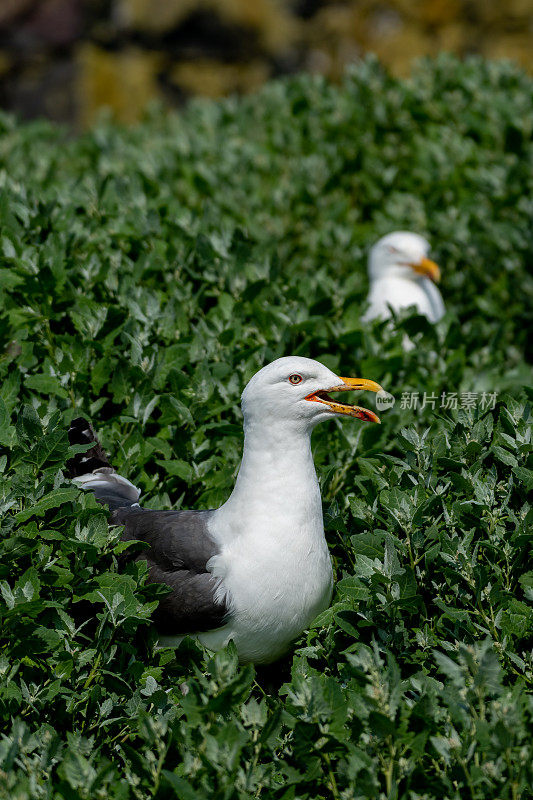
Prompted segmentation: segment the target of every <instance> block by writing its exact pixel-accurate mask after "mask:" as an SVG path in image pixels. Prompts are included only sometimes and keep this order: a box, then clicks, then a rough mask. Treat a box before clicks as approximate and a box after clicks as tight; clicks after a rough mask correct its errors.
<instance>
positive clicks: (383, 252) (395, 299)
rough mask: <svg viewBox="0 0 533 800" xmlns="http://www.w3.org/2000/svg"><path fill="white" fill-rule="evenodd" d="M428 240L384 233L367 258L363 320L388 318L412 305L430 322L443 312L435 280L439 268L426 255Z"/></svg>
mask: <svg viewBox="0 0 533 800" xmlns="http://www.w3.org/2000/svg"><path fill="white" fill-rule="evenodd" d="M429 250H430V246H429V242H428V241H427V240H426V239H424V237H423V236H419V235H418V234H417V233H410V232H409V231H395V232H394V233H389V234H387V236H383V237H382V238H381V239H380V240H379V241H378V242H377V243H376V244H375V245H374V246H373V248H372V249H371V251H370V255H369V259H368V276H369V278H370V291H369V293H368V298H367V299H368V303H369V307H368V310H367V311H366V313H365V314H364V316H363V320H365V321H367V320H371V319H376V318H378V317H380V318H381V319H387V318H388V317H390V316H391V309H392V311H395V312H398V311H401V310H402V309H404V308H409V306H414V307H415V308H416V310H417V311H418V313H419V314H423V315H424V316H426V317H427V318H428V320H429V321H430V322H432V323H435V322H438V321H439V319H441V317H442V316H443V315H444V310H445V309H444V303H443V302H442V297H441V294H440V292H439V290H438V289H437V287H436V285H435V283H436V282H438V281H439V280H440V270H439V268H438V266H437V265H436V264H435V262H434V261H431V260H430V259H429V258H428V253H429Z"/></svg>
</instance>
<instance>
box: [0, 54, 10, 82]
mask: <svg viewBox="0 0 533 800" xmlns="http://www.w3.org/2000/svg"><path fill="white" fill-rule="evenodd" d="M11 64H12V59H11V58H10V57H9V56H8V54H7V53H3V52H2V51H0V77H1V76H2V75H5V74H6V72H8V71H9V68H10V67H11Z"/></svg>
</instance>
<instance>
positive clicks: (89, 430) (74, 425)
mask: <svg viewBox="0 0 533 800" xmlns="http://www.w3.org/2000/svg"><path fill="white" fill-rule="evenodd" d="M68 441H69V444H71V445H72V444H92V445H93V447H91V448H89V449H88V450H87V451H86V452H85V453H76V455H75V456H73V457H72V458H69V460H68V461H67V464H66V467H67V475H68V477H69V478H77V477H78V476H79V475H86V474H87V473H88V472H94V470H96V469H100V468H101V467H111V466H112V465H111V464H110V463H109V460H108V458H107V454H106V452H105V450H104V448H103V447H102V445H101V444H100V442H99V441H98V437H97V435H96V433H95V432H94V429H93V426H92V425H91V423H90V422H89V420H87V419H85V417H76V419H73V420H72V422H71V423H70V428H69V429H68Z"/></svg>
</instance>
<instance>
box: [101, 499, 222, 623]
mask: <svg viewBox="0 0 533 800" xmlns="http://www.w3.org/2000/svg"><path fill="white" fill-rule="evenodd" d="M211 514H212V512H211V511H150V510H149V509H143V508H139V507H138V506H137V507H133V508H119V509H117V510H116V511H114V512H113V514H112V520H113V522H114V523H116V524H118V525H124V533H123V534H122V539H123V541H130V540H132V539H139V540H140V541H142V542H146V544H147V545H148V548H147V549H146V550H145V551H144V552H143V553H141V554H139V555H137V556H136V558H137V559H145V560H146V561H147V562H148V576H149V577H148V580H149V581H150V582H152V583H160V584H164V585H166V586H168V587H169V588H170V589H171V591H170V592H169V594H168V595H167V596H166V597H163V598H162V599H161V600H160V601H159V606H158V608H157V609H156V611H155V613H154V616H153V621H154V624H155V625H156V628H157V630H158V631H159V633H160V634H162V635H163V634H164V635H166V636H172V635H179V634H185V633H199V632H200V631H207V630H211V629H213V628H218V627H220V626H221V625H223V624H224V621H225V619H226V618H227V615H228V608H227V605H226V603H225V602H224V601H222V602H220V601H217V600H216V598H215V596H216V590H217V587H218V580H217V579H216V578H213V576H212V575H211V573H210V572H208V571H207V562H208V561H209V559H210V558H211V557H212V556H214V555H216V554H217V553H218V548H217V545H216V544H215V542H214V540H213V539H212V537H211V536H210V534H209V531H208V529H207V522H208V519H209V517H210V516H211Z"/></svg>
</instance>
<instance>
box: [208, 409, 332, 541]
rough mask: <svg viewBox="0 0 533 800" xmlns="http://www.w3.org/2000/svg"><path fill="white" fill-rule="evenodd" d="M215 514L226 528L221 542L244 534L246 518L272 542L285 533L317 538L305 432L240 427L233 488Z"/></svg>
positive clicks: (318, 515) (320, 531) (318, 519)
mask: <svg viewBox="0 0 533 800" xmlns="http://www.w3.org/2000/svg"><path fill="white" fill-rule="evenodd" d="M215 514H216V517H217V521H218V522H219V523H223V522H226V523H227V530H226V532H225V535H224V538H226V537H228V538H234V537H235V536H239V535H240V534H241V533H242V532H243V530H245V529H246V528H248V529H249V527H250V519H255V520H256V521H257V522H259V524H260V525H261V528H262V529H263V530H264V531H265V530H266V531H267V535H268V536H272V537H273V538H280V537H284V536H286V535H287V533H288V532H293V533H294V534H296V533H297V532H300V535H305V536H307V535H309V536H311V537H312V538H316V537H317V536H323V535H324V528H323V522H322V502H321V498H320V487H319V484H318V479H317V476H316V471H315V465H314V462H313V455H312V452H311V431H310V430H309V429H308V428H305V427H304V426H302V425H301V424H292V423H286V424H277V425H272V426H266V425H265V424H264V423H262V422H261V421H259V422H254V421H253V420H249V421H247V422H245V427H244V450H243V456H242V462H241V466H240V469H239V474H238V476H237V480H236V482H235V487H234V489H233V492H232V493H231V495H230V497H229V499H228V500H227V502H226V503H225V504H224V505H223V506H222V507H221V508H219V509H218V510H217V511H216V512H215ZM240 520H242V527H243V530H240V527H241V524H240ZM270 523H271V524H270ZM224 527H226V525H224Z"/></svg>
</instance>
